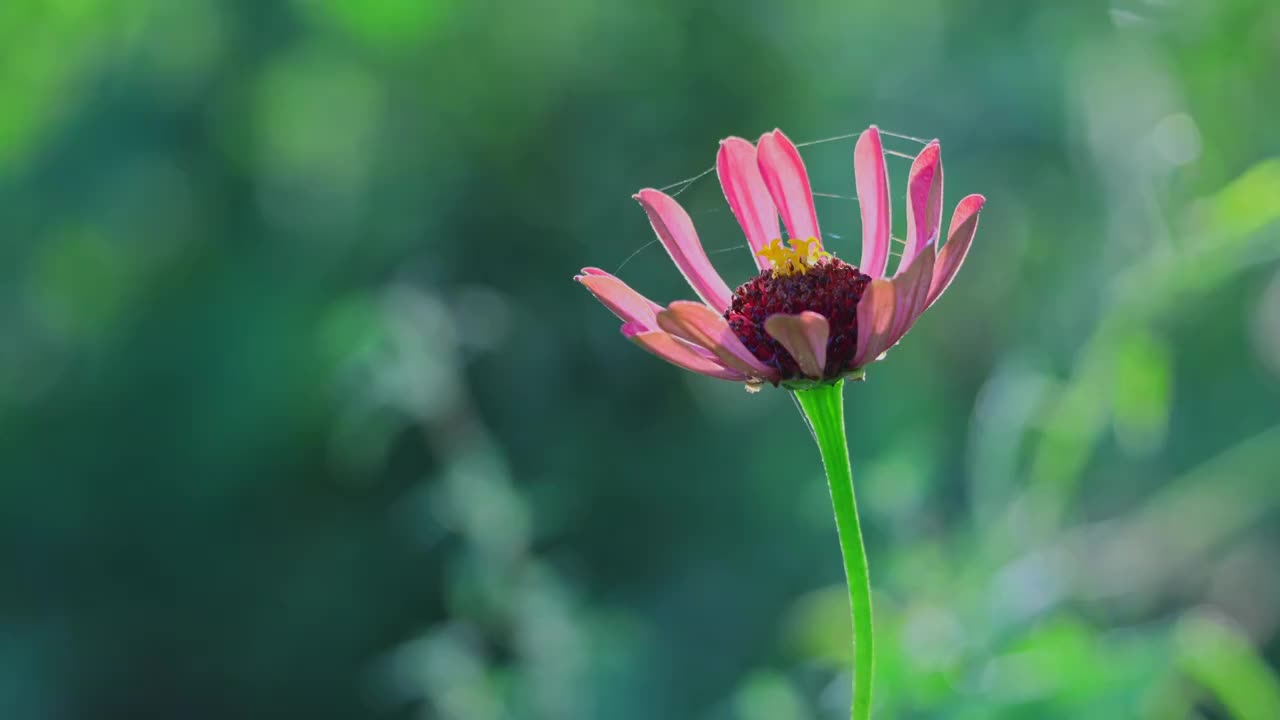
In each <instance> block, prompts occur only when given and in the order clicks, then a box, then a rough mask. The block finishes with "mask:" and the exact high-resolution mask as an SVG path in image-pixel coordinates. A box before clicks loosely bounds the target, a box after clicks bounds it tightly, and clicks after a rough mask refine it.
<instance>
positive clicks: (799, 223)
mask: <svg viewBox="0 0 1280 720" xmlns="http://www.w3.org/2000/svg"><path fill="white" fill-rule="evenodd" d="M757 161H758V164H759V166H760V175H761V176H763V177H764V184H765V187H767V188H769V195H771V196H772V197H773V204H774V206H775V207H777V208H778V213H779V214H781V215H782V221H783V222H784V223H786V226H787V231H788V232H790V233H791V237H793V238H797V239H800V240H807V239H809V238H814V239H816V240H818V241H819V242H821V240H822V233H821V232H820V231H819V230H818V213H817V211H816V210H814V207H813V189H812V188H811V187H810V186H809V173H808V171H806V170H805V169H804V160H802V159H800V151H799V150H797V149H796V146H795V143H793V142H791V140H790V139H788V138H787V136H786V135H783V134H782V131H781V130H774V131H773V132H771V133H765V134H764V135H762V136H761V137H760V143H759V148H758V154H757Z"/></svg>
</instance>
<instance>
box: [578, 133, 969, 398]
mask: <svg viewBox="0 0 1280 720" xmlns="http://www.w3.org/2000/svg"><path fill="white" fill-rule="evenodd" d="M853 167H854V179H855V182H856V184H857V191H858V203H859V205H860V207H861V211H862V257H861V260H860V263H859V265H857V266H855V265H851V264H849V263H847V262H845V261H843V260H841V259H839V258H837V257H835V256H834V255H833V254H831V253H830V252H829V251H828V249H827V248H826V246H825V245H824V244H823V241H822V232H821V230H820V229H819V227H818V215H817V212H816V211H815V209H814V205H813V191H812V189H811V188H810V186H809V175H808V173H807V172H806V170H805V167H804V161H803V160H802V159H801V157H800V152H799V150H798V149H797V148H796V146H795V144H794V143H792V142H791V141H790V140H789V139H787V137H786V136H785V135H783V134H782V131H781V130H774V131H773V132H771V133H766V134H765V135H763V136H762V137H761V138H760V141H759V143H757V144H756V145H752V144H751V143H750V142H749V141H747V140H743V139H742V138H729V139H727V140H724V141H722V142H721V143H720V152H719V155H718V156H717V158H716V171H717V173H718V175H719V177H720V184H721V187H722V188H723V189H724V195H725V199H726V200H728V202H729V208H730V209H731V210H733V214H734V217H736V218H737V220H738V223H739V224H740V225H742V230H743V232H744V233H745V234H746V237H747V244H748V245H749V246H750V247H751V250H752V253H753V254H754V256H755V260H756V266H757V267H758V268H759V271H760V272H759V273H758V274H757V275H756V276H755V277H752V278H750V279H748V280H747V281H746V282H745V283H743V284H742V285H740V286H738V288H737V289H736V290H732V291H731V290H730V289H729V287H728V285H726V284H725V282H724V280H723V279H721V277H720V275H719V274H718V273H717V272H716V271H715V268H713V267H712V266H711V261H710V260H708V259H707V254H706V252H705V251H704V250H703V249H702V244H701V243H700V242H699V241H698V236H697V233H696V232H695V231H694V227H693V222H692V221H691V220H690V219H689V215H688V213H686V212H685V211H684V209H683V208H682V207H680V205H679V203H677V202H676V201H675V200H674V199H673V198H671V197H670V196H668V195H666V194H664V193H662V192H661V191H658V190H653V189H645V190H641V191H640V192H639V193H637V194H636V195H635V198H636V199H637V200H639V201H640V205H641V206H642V207H643V208H644V210H645V212H646V213H647V214H648V216H649V221H650V223H651V224H652V225H653V229H654V232H655V233H657V235H658V239H659V240H660V241H661V242H662V245H663V247H665V248H666V249H667V252H668V254H670V256H671V259H672V261H674V262H675V264H676V267H678V268H679V269H680V271H681V273H683V274H684V276H685V279H687V280H688V281H689V285H690V286H691V287H692V288H693V291H694V292H695V293H697V295H698V297H700V298H701V299H702V302H691V301H685V300H677V301H675V302H673V303H671V304H670V305H669V306H667V307H665V308H664V307H662V306H661V305H658V304H657V303H654V302H652V301H651V300H649V299H647V298H645V297H644V296H643V295H641V294H639V293H638V292H636V291H635V290H632V289H631V288H630V287H629V286H627V285H626V284H625V283H623V282H622V281H621V280H619V279H618V278H616V277H614V276H612V275H610V274H609V273H606V272H604V271H603V270H599V269H597V268H585V269H584V270H583V271H582V274H581V275H578V276H577V277H576V278H575V279H576V280H577V281H578V282H580V283H582V284H583V285H585V286H586V288H587V289H588V290H590V291H591V293H592V294H593V295H595V296H596V297H597V298H598V299H599V300H600V302H602V303H603V304H604V305H605V307H607V308H609V309H610V310H612V311H613V313H614V314H615V315H617V316H618V317H619V318H621V319H622V321H623V325H622V333H623V335H625V336H626V337H628V338H630V339H631V340H632V341H633V342H635V343H636V344H637V345H640V346H641V347H643V348H645V349H646V350H649V351H650V352H652V353H653V354H655V355H657V356H658V357H661V358H663V359H664V360H667V361H668V362H671V363H673V364H675V365H678V366H680V367H683V368H685V369H687V370H692V371H694V372H698V373H702V374H704V375H710V376H712V377H718V378H722V379H725V380H735V381H740V382H746V383H748V385H749V386H757V385H759V384H761V383H764V382H770V383H772V384H774V385H778V384H783V385H786V386H787V387H790V388H793V389H799V388H805V387H811V386H813V385H818V384H824V383H828V382H834V381H837V380H840V379H842V378H846V377H853V378H857V377H861V376H862V373H863V369H864V368H865V367H866V366H867V365H870V364H871V363H873V362H875V361H877V360H879V359H880V358H881V357H883V355H884V353H885V352H886V351H887V350H888V349H889V348H891V347H893V346H894V345H895V344H896V343H897V342H898V341H899V340H901V339H902V337H903V335H905V334H906V332H907V331H908V330H909V329H911V326H912V325H913V324H914V323H915V321H916V319H917V318H919V317H920V315H921V314H923V313H924V311H925V310H926V309H927V308H928V307H929V306H930V305H932V304H933V303H934V301H936V300H937V299H938V297H939V296H940V295H942V292H943V291H944V290H946V288H947V285H949V284H950V283H951V280H952V278H954V277H955V274H956V271H958V270H959V269H960V265H961V263H963V262H964V257H965V254H966V253H967V252H968V250H969V245H970V243H971V242H972V240H973V235H974V232H975V231H976V230H977V227H978V211H979V210H981V209H982V205H983V203H984V202H985V199H984V198H983V197H982V196H981V195H970V196H968V197H966V198H964V199H963V200H961V201H960V203H959V205H957V206H956V209H955V213H954V214H953V215H952V218H951V226H950V228H949V231H948V233H947V242H946V244H945V245H943V246H942V249H941V250H939V249H938V245H939V242H940V238H939V231H940V229H941V218H942V159H941V155H940V149H939V146H938V143H937V141H934V142H931V143H929V144H927V145H925V147H924V149H923V150H921V151H920V154H919V155H918V156H916V158H915V161H914V162H913V163H912V165H911V172H910V175H909V177H908V180H907V232H906V240H905V244H904V246H903V249H902V257H901V260H900V261H899V262H898V266H897V270H896V271H895V272H894V274H893V275H892V277H890V276H889V275H888V273H887V269H888V262H889V256H890V248H891V246H892V242H893V240H892V238H891V234H890V233H891V229H890V218H891V213H890V205H889V178H888V172H887V169H886V167H885V156H884V148H883V145H882V144H881V141H880V132H879V130H877V129H876V128H875V126H872V127H870V128H868V129H867V130H866V131H864V132H863V133H862V135H861V136H860V137H859V138H858V143H857V146H856V147H855V148H854V152H853ZM779 216H781V218H782V225H784V226H785V227H786V230H787V233H786V235H783V234H782V231H781V227H780V226H779V222H778V218H779ZM784 238H786V240H785V241H784Z"/></svg>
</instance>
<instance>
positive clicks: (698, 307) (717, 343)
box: [658, 300, 779, 383]
mask: <svg viewBox="0 0 1280 720" xmlns="http://www.w3.org/2000/svg"><path fill="white" fill-rule="evenodd" d="M658 327H660V328H662V329H663V330H666V331H667V332H669V333H671V334H672V335H675V336H676V337H678V338H683V339H685V340H688V341H689V342H691V343H694V344H696V345H701V346H702V347H704V348H706V349H708V350H710V351H711V352H713V353H715V355H716V357H718V358H720V361H721V362H723V363H724V364H725V365H727V366H729V367H731V368H733V369H734V370H737V371H739V372H741V373H743V374H745V375H749V376H751V377H757V378H763V379H765V380H768V381H770V382H774V383H776V382H777V381H778V379H779V375H778V371H777V370H774V369H773V368H771V367H769V366H768V365H765V364H764V363H762V362H760V361H759V360H758V359H756V356H755V355H752V354H751V351H750V350H748V349H747V348H746V346H745V345H743V344H742V341H741V340H739V339H738V336H737V335H734V334H733V330H732V329H730V327H729V323H728V322H727V321H726V320H725V319H724V318H723V317H721V316H720V314H719V313H717V312H716V311H714V310H712V309H711V308H709V307H707V306H706V305H703V304H701V303H695V302H689V301H687V300H677V301H675V302H673V303H671V306H670V307H669V308H667V309H666V310H664V311H662V312H660V313H658Z"/></svg>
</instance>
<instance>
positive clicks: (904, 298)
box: [889, 245, 936, 347]
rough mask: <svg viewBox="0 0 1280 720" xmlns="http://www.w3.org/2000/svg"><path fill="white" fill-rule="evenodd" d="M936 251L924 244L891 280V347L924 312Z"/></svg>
mask: <svg viewBox="0 0 1280 720" xmlns="http://www.w3.org/2000/svg"><path fill="white" fill-rule="evenodd" d="M935 255H936V253H935V252H934V249H933V246H932V245H926V246H925V248H924V250H923V251H921V252H920V254H919V255H918V256H916V259H915V261H913V262H912V263H911V267H908V268H907V269H906V270H904V271H903V272H902V273H901V274H900V275H898V276H897V277H895V278H894V279H893V280H892V282H893V295H894V307H893V329H892V330H891V331H890V333H889V347H893V346H894V345H895V344H897V342H898V341H899V340H901V339H902V336H903V335H906V334H907V331H908V330H910V329H911V326H912V325H913V324H915V321H916V318H918V317H920V315H921V314H922V313H923V312H924V309H925V300H926V299H927V298H928V297H929V285H930V284H931V283H932V282H933V264H934V259H935Z"/></svg>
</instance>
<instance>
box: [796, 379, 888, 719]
mask: <svg viewBox="0 0 1280 720" xmlns="http://www.w3.org/2000/svg"><path fill="white" fill-rule="evenodd" d="M795 397H796V400H797V402H798V403H799V405H800V409H801V411H802V412H803V413H804V416H805V418H806V419H807V420H808V422H809V429H810V430H812V431H813V438H814V440H816V441H817V442H818V451H819V452H821V453H822V465H823V467H824V468H826V471H827V484H828V485H830V487H831V504H832V506H833V507H834V508H835V511H836V530H837V531H839V535H840V554H841V555H843V556H844V574H845V580H846V581H847V582H848V585H849V609H850V612H851V613H852V615H853V651H854V660H853V713H852V718H853V720H867V719H868V718H870V717H871V679H872V675H873V673H874V672H875V646H874V644H873V641H872V639H871V632H872V630H871V576H870V575H869V574H868V572H867V552H866V550H865V549H864V548H863V545H862V528H861V527H860V526H859V524H858V504H857V502H856V501H855V500H854V497H853V473H852V471H851V470H850V468H849V446H848V443H847V442H846V440H845V432H844V381H843V380H841V381H840V382H837V383H835V384H833V385H822V386H819V387H815V388H812V389H810V390H798V391H796V393H795Z"/></svg>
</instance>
